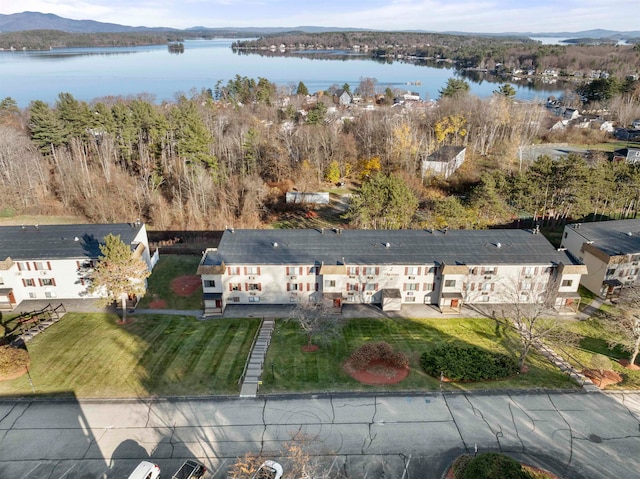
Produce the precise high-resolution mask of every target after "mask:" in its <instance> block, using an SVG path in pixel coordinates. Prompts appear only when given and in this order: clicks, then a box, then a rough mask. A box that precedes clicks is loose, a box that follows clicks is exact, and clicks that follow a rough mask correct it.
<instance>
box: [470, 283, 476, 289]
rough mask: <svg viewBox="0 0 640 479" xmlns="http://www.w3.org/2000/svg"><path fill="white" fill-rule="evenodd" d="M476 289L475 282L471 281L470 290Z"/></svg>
mask: <svg viewBox="0 0 640 479" xmlns="http://www.w3.org/2000/svg"><path fill="white" fill-rule="evenodd" d="M475 290H476V283H471V291H475Z"/></svg>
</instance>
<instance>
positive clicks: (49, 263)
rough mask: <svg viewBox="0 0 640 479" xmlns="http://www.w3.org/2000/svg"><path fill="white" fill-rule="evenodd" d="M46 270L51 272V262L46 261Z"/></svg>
mask: <svg viewBox="0 0 640 479" xmlns="http://www.w3.org/2000/svg"><path fill="white" fill-rule="evenodd" d="M47 269H49V271H51V261H47Z"/></svg>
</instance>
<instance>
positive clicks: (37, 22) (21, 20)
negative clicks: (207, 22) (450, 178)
mask: <svg viewBox="0 0 640 479" xmlns="http://www.w3.org/2000/svg"><path fill="white" fill-rule="evenodd" d="M25 30H61V31H64V32H72V33H118V32H154V31H155V32H162V31H171V32H180V31H184V32H194V31H203V32H215V31H219V32H224V33H227V34H231V33H237V34H242V35H258V34H262V35H264V34H275V33H284V32H291V31H297V32H306V33H320V32H336V31H363V30H366V29H363V28H338V27H318V26H298V27H246V28H209V27H204V26H197V27H191V28H188V29H185V30H180V29H176V28H165V27H145V26H137V27H132V26H127V25H119V24H116V23H104V22H96V21H94V20H72V19H69V18H63V17H60V16H58V15H54V14H53V13H39V12H22V13H12V14H10V15H4V14H0V32H18V31H25ZM411 31H412V32H416V33H449V34H455V35H488V34H487V33H473V32H453V31H451V32H432V31H427V30H411ZM491 35H492V36H504V35H509V36H526V37H563V38H564V37H566V38H599V39H616V40H626V39H630V38H639V37H640V30H638V31H626V32H621V31H615V30H602V29H595V30H584V31H580V32H553V33H550V32H543V33H536V32H504V33H494V34H491Z"/></svg>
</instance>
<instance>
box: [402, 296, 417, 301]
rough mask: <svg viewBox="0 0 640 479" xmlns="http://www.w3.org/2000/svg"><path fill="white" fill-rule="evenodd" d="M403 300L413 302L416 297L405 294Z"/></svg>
mask: <svg viewBox="0 0 640 479" xmlns="http://www.w3.org/2000/svg"><path fill="white" fill-rule="evenodd" d="M404 300H405V301H406V302H407V303H415V302H416V297H415V296H407V297H406V298H404Z"/></svg>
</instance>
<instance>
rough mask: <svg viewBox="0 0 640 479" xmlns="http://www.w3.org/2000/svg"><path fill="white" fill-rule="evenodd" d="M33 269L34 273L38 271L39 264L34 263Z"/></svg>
mask: <svg viewBox="0 0 640 479" xmlns="http://www.w3.org/2000/svg"><path fill="white" fill-rule="evenodd" d="M33 269H34V271H38V263H36V262H35V261H34V262H33Z"/></svg>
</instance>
